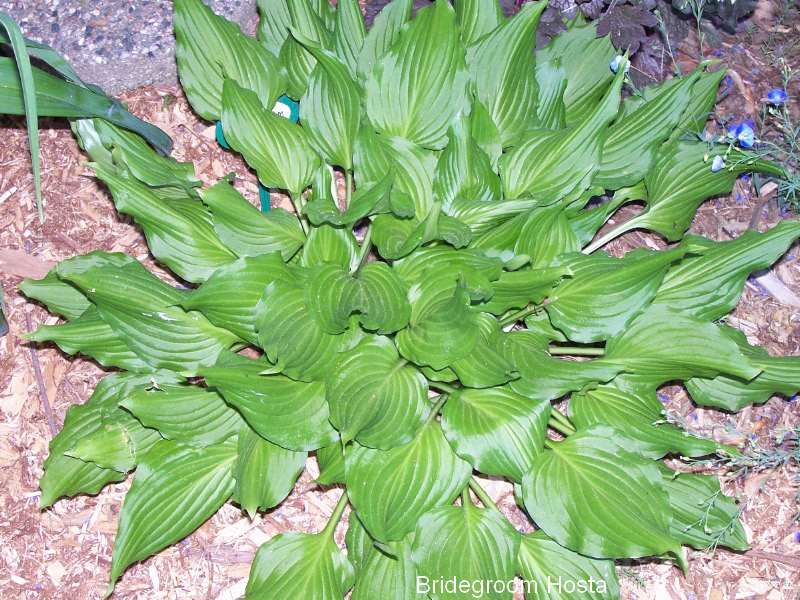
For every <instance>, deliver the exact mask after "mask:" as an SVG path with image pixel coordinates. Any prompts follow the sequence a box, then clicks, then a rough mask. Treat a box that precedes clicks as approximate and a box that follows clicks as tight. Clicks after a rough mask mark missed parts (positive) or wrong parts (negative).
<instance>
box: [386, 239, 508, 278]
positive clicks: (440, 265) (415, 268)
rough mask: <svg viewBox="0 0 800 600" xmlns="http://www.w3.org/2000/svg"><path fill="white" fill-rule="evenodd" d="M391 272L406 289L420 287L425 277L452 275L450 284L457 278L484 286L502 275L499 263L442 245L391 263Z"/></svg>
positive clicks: (469, 251)
mask: <svg viewBox="0 0 800 600" xmlns="http://www.w3.org/2000/svg"><path fill="white" fill-rule="evenodd" d="M392 268H393V269H394V270H395V271H397V274H398V275H400V278H401V279H403V281H405V282H406V283H407V284H409V285H412V284H415V283H421V282H422V281H423V280H424V279H426V277H427V275H428V274H429V273H433V272H437V273H442V272H447V273H452V274H453V275H454V277H453V279H454V280H455V278H456V277H457V276H458V275H459V274H461V275H463V276H464V277H465V278H467V279H468V280H470V279H474V278H480V279H483V280H484V281H486V282H487V283H486V285H487V286H488V285H489V283H488V282H489V281H490V280H491V281H494V280H496V279H498V278H499V277H500V275H501V273H502V272H503V266H502V263H500V261H499V260H497V259H495V258H489V257H487V256H484V255H483V254H482V253H481V252H480V251H478V250H454V249H453V248H449V247H448V246H442V245H439V246H428V247H425V248H420V249H419V250H417V251H416V252H414V254H412V255H411V256H408V257H406V258H403V259H401V260H397V261H395V262H394V263H393V265H392Z"/></svg>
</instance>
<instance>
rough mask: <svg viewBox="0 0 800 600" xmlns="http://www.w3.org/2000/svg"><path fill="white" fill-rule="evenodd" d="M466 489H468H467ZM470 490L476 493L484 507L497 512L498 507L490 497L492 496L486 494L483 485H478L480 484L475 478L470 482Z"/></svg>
mask: <svg viewBox="0 0 800 600" xmlns="http://www.w3.org/2000/svg"><path fill="white" fill-rule="evenodd" d="M465 489H466V488H465ZM469 489H471V490H472V491H473V492H475V495H476V496H477V497H478V498H479V499H480V501H481V502H482V503H483V505H484V506H485V507H486V508H493V509H495V510H497V505H496V504H495V503H494V501H493V500H492V499H491V497H490V496H489V494H488V493H487V492H486V490H485V489H483V487H482V486H481V484H480V483H478V482H477V481H476V480H475V478H474V477H473V478H472V479H470V480H469Z"/></svg>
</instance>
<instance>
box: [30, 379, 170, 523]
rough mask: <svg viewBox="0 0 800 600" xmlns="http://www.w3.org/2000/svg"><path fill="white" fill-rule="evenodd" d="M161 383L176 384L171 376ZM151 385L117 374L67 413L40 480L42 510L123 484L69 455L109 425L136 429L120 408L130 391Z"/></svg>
mask: <svg viewBox="0 0 800 600" xmlns="http://www.w3.org/2000/svg"><path fill="white" fill-rule="evenodd" d="M158 379H159V381H164V382H167V381H174V379H173V376H172V375H171V374H168V373H159V374H158ZM150 381H151V376H150V375H133V374H131V373H116V374H113V375H107V376H106V377H104V378H103V379H101V380H100V381H99V382H98V384H97V387H95V389H94V392H93V393H92V395H91V397H90V398H89V400H87V401H86V403H85V404H80V405H73V406H71V407H70V408H69V409H68V410H67V416H66V419H64V426H63V427H62V428H61V431H60V432H59V433H58V435H57V436H56V437H54V438H53V439H52V440H51V442H50V452H49V454H48V456H47V458H46V459H45V461H44V465H43V467H44V474H43V475H42V477H41V479H40V480H39V487H40V489H41V490H42V496H41V498H40V501H39V502H40V506H41V507H42V508H46V507H48V506H51V505H52V504H53V503H54V502H55V501H56V500H58V499H59V498H60V497H61V496H75V495H76V494H80V493H84V494H96V493H97V492H99V491H100V490H101V489H102V488H103V486H104V485H105V484H106V483H109V482H112V481H121V480H122V479H123V478H124V474H122V473H120V472H119V471H115V470H113V469H103V468H100V467H98V466H97V465H96V464H95V463H92V462H84V461H82V460H79V459H77V458H72V457H70V456H68V455H67V454H66V452H67V451H69V450H70V449H72V448H73V447H74V446H75V445H76V444H77V443H79V442H80V441H81V440H82V439H84V438H86V437H88V436H91V435H92V434H94V433H96V432H98V431H100V430H102V429H103V428H104V427H105V426H106V425H111V424H114V423H115V422H121V423H124V424H128V425H129V426H134V425H135V424H136V420H135V419H134V418H133V417H131V416H130V415H128V414H127V413H126V412H125V411H123V410H121V409H120V408H119V407H118V403H119V401H120V400H122V399H123V398H125V396H126V395H127V394H128V393H129V391H130V389H132V388H133V387H135V386H138V385H143V384H146V383H148V382H150Z"/></svg>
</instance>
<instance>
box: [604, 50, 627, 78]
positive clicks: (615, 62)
mask: <svg viewBox="0 0 800 600" xmlns="http://www.w3.org/2000/svg"><path fill="white" fill-rule="evenodd" d="M623 60H625V57H624V56H622V55H621V54H618V55H617V56H615V57H614V58H612V59H611V62H610V63H608V68H609V69H611V70H612V71H613V72H614V73H616V72H617V71H618V70H619V66H620V65H621V64H622V61H623ZM630 70H631V61H629V60H628V61H625V73H627V72H628V71H630Z"/></svg>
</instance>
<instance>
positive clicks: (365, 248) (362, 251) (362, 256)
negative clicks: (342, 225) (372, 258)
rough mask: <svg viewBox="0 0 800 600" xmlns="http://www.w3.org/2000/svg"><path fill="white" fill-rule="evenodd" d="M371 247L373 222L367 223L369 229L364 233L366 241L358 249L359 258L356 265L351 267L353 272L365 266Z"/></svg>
mask: <svg viewBox="0 0 800 600" xmlns="http://www.w3.org/2000/svg"><path fill="white" fill-rule="evenodd" d="M370 248H372V223H370V224H369V225H367V231H366V233H364V241H363V242H361V248H359V251H358V260H357V261H356V264H355V267H354V268H353V269H351V271H350V272H351V273H355V272H356V271H358V270H359V269H361V267H363V266H364V263H365V262H366V260H367V256H369V249H370Z"/></svg>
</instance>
